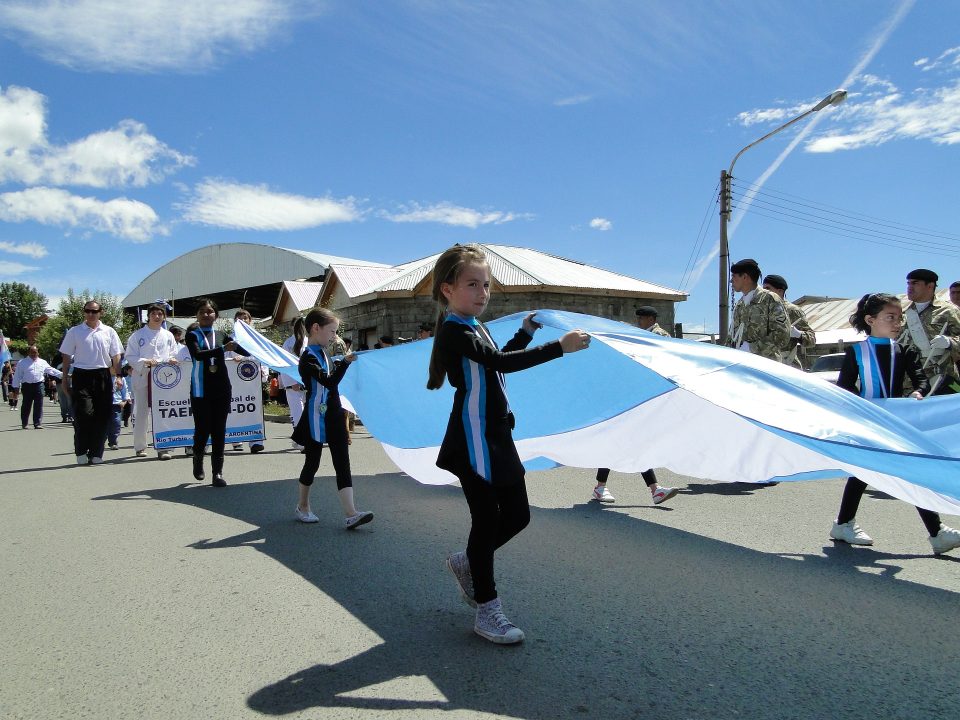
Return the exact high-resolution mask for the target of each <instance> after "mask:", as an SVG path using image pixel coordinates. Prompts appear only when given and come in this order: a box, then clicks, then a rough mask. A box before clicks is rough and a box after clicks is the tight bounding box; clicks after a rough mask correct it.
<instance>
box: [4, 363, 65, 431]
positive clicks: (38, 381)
mask: <svg viewBox="0 0 960 720" xmlns="http://www.w3.org/2000/svg"><path fill="white" fill-rule="evenodd" d="M47 377H55V378H59V377H60V372H59V371H58V370H54V369H53V368H52V367H50V365H48V364H47V361H46V360H41V359H40V353H39V351H38V350H37V346H36V345H31V346H30V347H29V348H28V349H27V357H25V358H24V359H23V360H21V361H20V362H18V363H17V371H16V372H15V373H14V374H13V380H12V382H11V383H10V385H11V387H10V392H12V393H16V394H19V395H23V405H22V406H21V408H20V424H21V425H23V429H24V430H26V429H27V423H28V422H29V421H30V410H31V408H32V409H33V426H34V427H35V428H36V429H37V430H43V383H44V380H46V378H47Z"/></svg>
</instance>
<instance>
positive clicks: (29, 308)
mask: <svg viewBox="0 0 960 720" xmlns="http://www.w3.org/2000/svg"><path fill="white" fill-rule="evenodd" d="M46 312H47V296H46V295H44V294H43V293H42V292H40V291H39V290H37V289H36V288H33V287H30V286H29V285H27V284H25V283H21V282H5V283H0V330H2V331H3V335H4V336H5V337H8V338H13V339H26V337H27V333H26V331H24V329H23V326H24V325H26V324H27V323H28V322H30V321H31V320H33V319H34V318H37V317H40V316H41V315H44V314H46Z"/></svg>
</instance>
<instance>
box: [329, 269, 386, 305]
mask: <svg viewBox="0 0 960 720" xmlns="http://www.w3.org/2000/svg"><path fill="white" fill-rule="evenodd" d="M330 269H331V271H333V272H334V273H335V274H336V276H337V280H339V281H340V285H341V286H342V287H343V291H344V292H345V293H347V295H349V296H350V297H358V296H360V295H364V294H366V293H368V292H370V288H371V287H374V286H376V285H379V284H380V283H382V282H386V281H389V280H391V279H392V278H395V277H396V276H397V275H399V274H400V273H401V272H402V270H400V269H399V268H395V267H358V266H357V265H340V264H338V263H333V264H332V265H331V266H330Z"/></svg>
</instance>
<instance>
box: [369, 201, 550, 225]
mask: <svg viewBox="0 0 960 720" xmlns="http://www.w3.org/2000/svg"><path fill="white" fill-rule="evenodd" d="M383 217H385V218H386V219H387V220H390V221H391V222H397V223H428V222H433V223H440V224H441V225H455V226H459V227H468V228H477V227H479V226H481V225H502V224H503V223H508V222H511V221H513V220H521V219H530V217H531V216H530V215H525V214H517V213H512V212H502V211H500V210H493V211H489V212H481V211H480V210H473V209H471V208H465V207H460V206H458V205H453V204H452V203H437V204H436V205H428V206H425V207H424V206H420V205H417V204H413V205H411V206H409V207H408V208H405V209H404V210H403V211H401V212H398V213H392V214H391V213H383Z"/></svg>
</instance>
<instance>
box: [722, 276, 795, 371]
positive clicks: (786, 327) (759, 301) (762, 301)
mask: <svg viewBox="0 0 960 720" xmlns="http://www.w3.org/2000/svg"><path fill="white" fill-rule="evenodd" d="M760 274H761V273H760V266H759V265H757V261H756V260H752V259H749V258H748V259H746V260H740V261H739V262H737V263H734V264H733V265H731V266H730V283H731V284H732V285H733V289H734V291H735V292H739V293H742V295H741V297H740V299H739V300H738V301H737V304H736V305H735V306H734V308H733V334H732V336H731V338H730V341H731V345H732V346H733V347H735V348H737V349H739V350H746V351H747V352H752V353H753V354H755V355H761V356H762V357H765V358H770V359H771V360H776V361H777V362H781V361H782V359H783V356H782V354H781V350H782V348H783V347H784V346H786V345H787V342H788V341H789V339H790V322H789V321H788V320H787V310H786V308H785V307H784V306H783V300H781V299H780V296H779V295H775V294H774V293H772V292H770V291H769V290H764V289H763V288H762V287H757V283H758V282H759V280H760Z"/></svg>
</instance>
